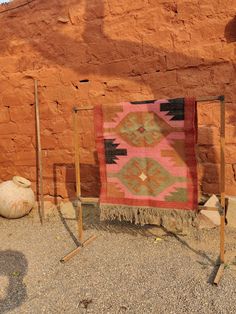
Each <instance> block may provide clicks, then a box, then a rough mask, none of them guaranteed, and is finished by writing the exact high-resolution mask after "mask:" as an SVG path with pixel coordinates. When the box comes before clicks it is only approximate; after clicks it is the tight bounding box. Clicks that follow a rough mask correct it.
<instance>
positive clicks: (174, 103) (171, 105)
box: [160, 98, 184, 120]
mask: <svg viewBox="0 0 236 314" xmlns="http://www.w3.org/2000/svg"><path fill="white" fill-rule="evenodd" d="M160 109H161V111H168V113H167V116H173V117H172V118H171V120H184V98H175V99H169V100H168V103H163V104H161V105H160Z"/></svg>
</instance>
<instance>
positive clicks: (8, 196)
mask: <svg viewBox="0 0 236 314" xmlns="http://www.w3.org/2000/svg"><path fill="white" fill-rule="evenodd" d="M30 186H31V182H30V181H29V180H27V179H25V178H22V177H18V176H15V177H13V178H12V180H11V181H5V182H2V183H0V215H1V216H3V217H5V218H20V217H23V216H25V215H27V214H28V213H29V212H30V210H31V209H32V208H33V206H34V203H35V197H34V192H33V191H32V189H31V188H30Z"/></svg>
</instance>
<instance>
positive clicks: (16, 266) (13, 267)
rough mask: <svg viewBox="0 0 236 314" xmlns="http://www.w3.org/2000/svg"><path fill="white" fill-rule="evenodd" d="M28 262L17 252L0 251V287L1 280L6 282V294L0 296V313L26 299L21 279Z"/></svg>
mask: <svg viewBox="0 0 236 314" xmlns="http://www.w3.org/2000/svg"><path fill="white" fill-rule="evenodd" d="M27 269H28V262H27V259H26V258H25V255H24V254H22V253H21V252H18V251H11V250H6V251H0V286H1V285H2V283H1V278H2V279H5V278H6V279H7V280H8V286H7V289H6V293H4V296H3V297H1V295H0V313H1V314H3V313H8V312H9V311H11V310H13V309H15V308H17V307H19V306H20V305H21V304H22V303H23V302H24V301H25V300H26V298H27V291H26V285H25V284H24V282H23V278H24V276H25V275H26V273H27Z"/></svg>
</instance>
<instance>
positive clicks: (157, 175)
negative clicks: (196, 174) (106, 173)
mask: <svg viewBox="0 0 236 314" xmlns="http://www.w3.org/2000/svg"><path fill="white" fill-rule="evenodd" d="M117 177H118V178H119V179H120V180H121V182H122V183H123V184H124V185H125V186H126V188H127V189H128V190H129V191H130V192H131V193H132V194H134V195H143V196H157V195H158V194H159V193H161V192H162V191H164V190H165V189H166V188H167V187H168V186H170V185H172V184H173V183H174V182H176V181H182V180H181V179H182V178H179V177H178V178H177V177H173V176H172V175H171V174H170V173H169V172H168V171H167V170H166V169H165V168H163V167H162V166H161V165H160V164H159V163H158V162H157V161H156V160H154V159H152V158H139V157H134V158H132V159H130V160H129V161H128V163H127V164H126V165H125V166H124V167H123V168H122V169H121V170H120V171H119V173H118V174H117Z"/></svg>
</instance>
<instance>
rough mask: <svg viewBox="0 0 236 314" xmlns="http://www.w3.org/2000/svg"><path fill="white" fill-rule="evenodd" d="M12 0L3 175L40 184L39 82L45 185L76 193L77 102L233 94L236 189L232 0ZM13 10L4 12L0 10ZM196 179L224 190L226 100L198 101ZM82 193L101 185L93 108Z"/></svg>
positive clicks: (4, 41)
mask: <svg viewBox="0 0 236 314" xmlns="http://www.w3.org/2000/svg"><path fill="white" fill-rule="evenodd" d="M26 2H27V1H25V0H19V1H18V0H15V1H12V2H11V3H10V4H8V5H0V52H1V53H0V179H1V180H7V179H10V178H11V177H12V176H13V175H21V176H24V177H26V178H28V179H29V180H31V181H32V182H33V188H34V190H35V191H36V144H35V115H34V85H33V79H32V78H37V79H38V80H39V100H40V117H41V135H42V138H41V140H42V148H43V165H44V172H43V175H44V182H45V187H44V193H45V195H46V196H47V197H48V198H53V197H54V196H55V195H58V196H59V197H61V198H73V197H74V195H75V173H74V148H73V130H72V114H71V112H72V107H73V106H75V105H76V106H87V105H94V104H96V103H105V102H106V103H108V102H109V103H110V102H117V101H121V100H142V99H154V98H166V97H167V98H173V97H181V96H196V97H200V96H209V95H221V94H224V95H225V97H226V108H227V109H226V192H227V194H230V195H236V93H235V90H236V81H235V77H236V75H235V62H236V60H235V51H236V50H235V48H236V44H235V41H236V19H235V8H236V1H235V0H214V1H212V0H201V1H198V0H191V1H189V0H188V1H187V0H176V1H172V0H171V1H170V0H161V1H156V0H135V1H127V0H119V1H116V0H90V1H86V0H79V1H78V0H50V1H41V0H34V1H29V2H30V3H29V4H27V5H23V6H21V7H19V8H17V9H14V10H11V8H13V7H16V6H18V5H22V4H24V3H26ZM4 10H8V11H7V12H4V13H2V11H4ZM198 118H199V119H198V123H199V136H198V144H199V145H198V159H199V185H200V188H201V189H202V190H203V191H204V192H206V193H215V192H218V191H219V178H218V177H219V176H218V173H219V156H220V155H219V106H217V104H215V103H214V104H210V103H204V104H200V105H199V117H198ZM79 124H80V134H79V137H80V142H81V175H82V182H83V183H82V191H83V194H84V195H90V196H96V195H98V192H99V174H98V166H97V157H96V150H95V144H94V130H93V115H92V111H83V112H81V113H80V116H79Z"/></svg>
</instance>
